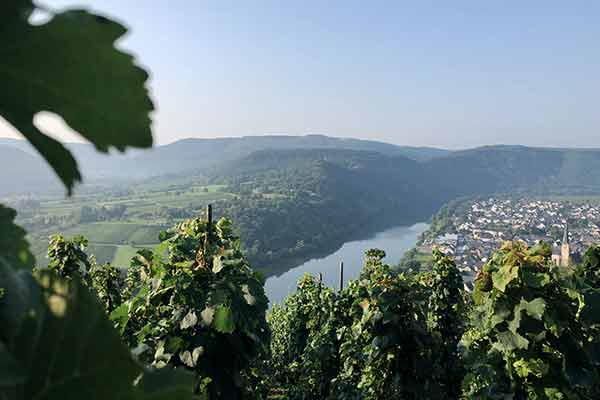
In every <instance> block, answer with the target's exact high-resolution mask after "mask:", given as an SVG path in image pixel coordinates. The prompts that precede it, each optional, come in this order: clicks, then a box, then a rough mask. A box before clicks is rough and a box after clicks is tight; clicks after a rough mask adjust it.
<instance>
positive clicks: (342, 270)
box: [339, 261, 344, 292]
mask: <svg viewBox="0 0 600 400" xmlns="http://www.w3.org/2000/svg"><path fill="white" fill-rule="evenodd" d="M339 287H340V292H341V291H342V290H343V289H344V262H343V261H342V262H340V285H339Z"/></svg>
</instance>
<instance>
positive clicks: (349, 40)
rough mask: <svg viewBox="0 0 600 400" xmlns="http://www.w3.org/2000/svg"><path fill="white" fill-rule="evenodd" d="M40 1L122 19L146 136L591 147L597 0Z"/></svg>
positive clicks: (598, 102)
mask: <svg viewBox="0 0 600 400" xmlns="http://www.w3.org/2000/svg"><path fill="white" fill-rule="evenodd" d="M42 3H44V4H47V5H49V6H51V7H57V8H60V7H64V6H71V5H77V4H78V5H85V6H88V7H89V6H91V7H93V9H94V10H96V11H102V12H103V13H105V14H107V15H109V16H113V17H118V19H120V20H121V21H125V22H126V23H127V24H128V25H129V26H130V27H131V33H130V34H129V36H128V37H127V38H126V39H125V40H124V41H123V42H122V43H121V46H122V47H123V48H126V49H128V50H130V51H132V52H134V53H135V54H136V55H137V57H138V59H139V62H140V63H141V64H142V65H144V66H146V67H148V68H149V69H150V71H151V73H152V80H151V82H150V86H151V90H152V95H153V98H154V100H155V102H156V105H157V108H158V110H157V112H156V113H155V116H154V120H155V124H154V126H155V136H156V139H157V142H158V143H169V142H172V141H174V140H177V139H180V138H185V137H218V136H242V135H258V134H267V133H269V134H273V133H284V134H304V133H323V134H328V135H332V136H342V137H358V138H369V139H378V140H383V141H387V142H392V143H397V144H408V145H428V146H439V147H447V148H461V147H470V146H477V145H483V144H497V143H507V144H525V145H544V146H570V147H600V23H599V21H600V1H596V0H590V1H549V0H544V1H530V0H528V1H522V0H519V1H494V2H492V1H481V0H474V1H469V2H467V1H445V0H439V1H422V0H418V1H416V0H415V1H410V2H409V1H389V2H384V1H347V0H346V1H339V2H335V1H325V0H322V1H306V0H302V1H291V0H284V1H243V0H238V1H231V2H229V1H225V0H217V1H197V0H169V1H167V0H161V1H159V0H156V1H142V0H79V1H70V0H47V1H43V2H42ZM492 3H493V4H492ZM3 132H4V133H3ZM6 134H10V133H9V130H8V129H7V128H6V127H5V125H1V124H0V136H2V135H4V136H6ZM63 137H64V136H63Z"/></svg>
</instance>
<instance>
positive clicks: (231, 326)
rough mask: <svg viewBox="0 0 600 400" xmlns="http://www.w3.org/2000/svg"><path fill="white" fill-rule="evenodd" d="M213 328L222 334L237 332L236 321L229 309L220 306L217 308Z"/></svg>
mask: <svg viewBox="0 0 600 400" xmlns="http://www.w3.org/2000/svg"><path fill="white" fill-rule="evenodd" d="M213 326H214V327H215V329H216V330H217V331H219V332H221V333H232V332H233V331H234V330H235V321H234V320H233V315H232V313H231V309H230V308H229V307H227V306H224V305H220V306H218V307H217V308H216V310H215V317H214V321H213Z"/></svg>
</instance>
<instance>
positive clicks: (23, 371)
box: [0, 0, 600, 400]
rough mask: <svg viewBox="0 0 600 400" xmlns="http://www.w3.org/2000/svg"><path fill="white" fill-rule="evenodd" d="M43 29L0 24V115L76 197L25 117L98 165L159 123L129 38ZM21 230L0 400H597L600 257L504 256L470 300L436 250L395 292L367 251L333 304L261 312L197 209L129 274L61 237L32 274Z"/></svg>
mask: <svg viewBox="0 0 600 400" xmlns="http://www.w3.org/2000/svg"><path fill="white" fill-rule="evenodd" d="M36 9H37V6H36V5H35V4H34V3H33V2H32V1H31V0H6V1H3V2H2V3H1V4H0V48H2V49H3V51H4V54H5V55H6V56H5V57H2V59H0V67H1V68H0V69H1V70H2V72H3V73H2V74H1V75H0V82H1V83H2V87H3V90H2V91H1V92H0V114H1V115H2V117H3V118H4V119H5V120H6V121H7V122H8V123H9V124H11V125H12V126H14V128H15V129H16V130H17V131H18V132H20V133H21V134H22V135H23V136H24V137H25V138H26V139H27V140H28V141H29V142H30V143H31V144H32V145H33V146H34V147H35V149H36V150H37V151H38V152H39V153H40V155H41V156H42V157H44V159H45V160H46V161H47V162H48V164H49V166H50V167H51V168H52V169H53V170H54V172H55V173H56V175H57V176H58V178H59V179H60V180H61V181H62V182H63V184H64V185H65V188H66V190H67V194H68V195H70V194H71V193H72V191H73V189H74V187H75V185H76V184H77V183H78V182H80V181H81V180H82V176H81V173H80V171H79V169H78V165H77V162H76V161H75V159H74V158H73V156H72V154H71V153H70V152H69V150H68V149H67V148H66V147H65V146H63V144H61V143H60V142H59V141H57V140H55V139H53V138H52V137H51V136H48V135H46V134H45V133H44V132H42V131H41V130H40V129H39V128H38V127H37V126H36V125H35V124H34V123H33V118H34V116H35V115H36V114H37V113H38V112H40V111H46V110H51V111H53V112H56V113H57V114H59V115H60V116H62V117H63V119H64V121H65V122H66V123H67V124H68V125H69V126H71V127H72V128H73V129H74V130H76V131H77V132H81V135H82V136H83V137H85V138H86V139H87V140H88V141H89V142H90V143H92V144H93V145H94V146H95V147H96V149H97V150H98V151H100V152H108V151H109V150H110V149H111V148H115V149H117V150H120V151H124V150H125V149H126V148H128V147H137V148H146V147H150V146H151V145H152V140H153V139H152V132H151V129H150V122H151V121H150V117H149V115H150V113H151V112H152V111H153V110H154V106H153V103H152V101H151V100H150V98H149V96H148V92H147V90H146V87H145V84H146V81H147V79H148V74H147V73H146V72H145V71H144V70H143V69H141V68H139V67H138V66H136V65H135V63H134V61H133V57H132V56H130V55H129V54H126V53H124V52H122V51H120V50H118V49H116V48H115V47H114V43H115V41H116V40H118V39H119V38H120V37H121V36H123V35H124V34H125V32H126V28H125V27H124V26H122V25H120V24H119V23H117V22H114V21H112V20H110V19H107V18H106V17H103V16H99V15H95V14H91V13H89V12H87V11H84V10H72V11H64V12H57V13H54V12H52V11H51V10H46V9H44V10H43V11H46V12H48V13H49V14H51V15H50V18H49V20H48V21H47V22H44V23H40V24H35V25H34V24H31V23H30V20H29V17H31V15H32V13H33V12H34V10H36ZM32 43H35V44H36V46H35V47H36V50H37V51H35V52H32V51H29V50H30V48H31V46H32ZM41 66H43V68H42V67H41ZM89 93H93V94H94V96H93V102H90V100H89V97H88V94H89ZM24 94H25V95H24ZM57 94H58V95H57ZM82 110H84V111H85V112H82ZM107 116H110V118H108V117H107ZM88 211H90V210H88ZM100 211H101V212H102V213H104V212H109V211H110V212H116V211H118V209H110V210H109V209H102V210H95V211H94V213H93V214H96V213H97V212H100ZM88 216H89V215H88ZM15 218H16V212H15V211H14V210H13V209H11V208H9V207H5V206H3V205H0V399H3V400H4V399H6V400H13V399H14V400H21V399H23V400H29V399H40V400H41V399H49V400H54V399H56V400H59V399H60V400H64V399H67V400H70V399H73V400H75V399H77V400H80V399H82V398H83V399H88V400H96V399H98V400H100V399H123V400H124V399H134V400H141V399H148V400H163V399H164V400H167V399H168V400H174V399H206V400H219V399H228V400H229V399H232V400H236V399H304V400H309V399H343V400H362V399H364V400H375V399H515V400H520V399H553V400H559V399H573V400H580V399H581V400H588V399H589V400H592V399H598V398H600V245H594V246H592V247H590V248H589V249H588V251H587V252H586V254H585V256H584V259H583V262H582V263H581V265H575V266H572V267H556V266H554V264H553V263H552V262H551V259H550V257H551V249H550V247H549V246H548V245H547V244H545V243H539V244H538V245H537V246H535V247H532V248H528V247H527V246H525V245H524V244H523V243H521V242H506V243H505V244H504V245H503V246H502V247H501V248H500V249H498V250H497V251H496V252H495V253H494V254H493V255H492V256H491V257H490V259H489V260H488V261H487V262H486V264H485V265H484V267H483V269H482V271H481V273H480V274H479V275H478V276H477V279H476V280H475V289H474V291H473V292H472V293H467V292H465V291H464V290H463V288H462V281H461V278H460V275H459V272H458V270H457V268H456V265H455V264H454V262H453V260H452V259H451V258H449V257H447V256H446V255H444V254H442V253H441V252H439V251H437V250H434V251H433V253H432V256H431V259H428V260H429V261H428V262H429V265H428V266H427V268H424V269H422V271H420V272H412V271H410V270H407V271H405V272H403V273H395V272H394V271H392V269H391V268H390V266H389V265H386V264H385V263H383V258H384V256H385V252H384V251H383V250H379V249H369V250H367V251H366V253H365V263H364V267H363V270H362V273H361V275H360V276H359V277H358V279H356V280H354V281H351V282H350V283H349V284H348V285H347V287H346V288H344V289H342V290H339V291H337V292H336V291H334V290H332V289H331V288H328V287H326V286H324V285H323V284H322V282H321V281H320V279H317V278H316V277H311V276H306V277H304V278H303V279H302V280H301V281H300V282H299V283H298V287H297V290H296V292H295V293H293V294H292V295H291V296H289V297H288V298H287V299H286V300H285V302H284V303H283V304H279V305H273V307H272V308H271V309H270V310H269V308H268V306H269V304H268V299H267V297H266V295H265V292H264V278H263V277H262V276H261V274H259V273H257V272H255V271H254V270H253V269H252V267H251V265H250V263H249V262H248V260H247V258H246V257H245V255H244V254H243V252H242V250H241V247H240V238H239V237H237V236H236V235H235V234H234V232H235V231H234V229H233V226H232V222H231V221H229V220H228V219H225V218H221V219H219V220H216V221H215V220H213V218H212V209H211V208H210V207H209V208H208V209H207V212H206V215H202V216H196V217H194V218H188V219H185V220H183V221H182V222H179V223H177V224H176V225H175V226H172V227H171V228H169V229H166V230H164V231H161V233H160V235H159V238H160V243H157V244H155V246H153V247H152V248H151V249H147V248H142V249H139V250H137V252H136V253H135V255H134V256H133V257H131V258H130V259H129V266H128V268H127V269H126V270H120V269H118V268H116V267H115V266H114V265H112V264H110V263H103V262H98V260H97V259H96V257H94V256H93V255H92V254H91V253H89V248H88V246H89V241H88V239H86V238H85V237H83V236H80V235H76V236H73V237H70V238H69V237H65V236H63V235H60V234H56V235H53V236H52V237H51V238H50V241H49V246H48V249H47V256H48V258H49V263H48V266H47V268H46V267H42V266H41V265H40V263H39V262H38V261H36V260H35V257H34V256H33V254H32V251H31V249H30V246H29V243H28V242H27V240H26V234H27V232H26V231H25V230H24V229H23V228H21V227H20V226H18V225H17V224H16V223H15ZM111 228H113V227H111ZM133 228H135V229H137V228H136V227H133ZM276 228H279V229H280V227H276ZM276 228H274V229H273V231H272V232H271V231H268V232H267V233H266V234H267V235H268V234H273V235H275V234H276V233H277V232H275V230H276ZM115 232H117V233H121V231H120V230H118V229H115ZM123 233H126V232H123ZM129 233H130V234H133V233H132V232H129ZM139 235H140V236H141V237H143V236H144V235H145V233H144V232H141V233H139Z"/></svg>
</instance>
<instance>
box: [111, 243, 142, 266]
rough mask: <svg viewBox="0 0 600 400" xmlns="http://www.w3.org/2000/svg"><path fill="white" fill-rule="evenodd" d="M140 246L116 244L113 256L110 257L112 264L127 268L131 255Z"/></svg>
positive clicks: (133, 254)
mask: <svg viewBox="0 0 600 400" xmlns="http://www.w3.org/2000/svg"><path fill="white" fill-rule="evenodd" d="M141 248H142V247H133V246H129V245H123V246H116V252H115V256H114V257H113V259H112V264H113V265H116V266H117V267H119V268H128V267H129V263H130V261H131V259H132V258H133V256H135V254H136V253H137V251H138V250H140V249H141Z"/></svg>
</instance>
